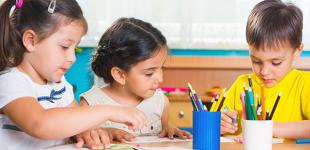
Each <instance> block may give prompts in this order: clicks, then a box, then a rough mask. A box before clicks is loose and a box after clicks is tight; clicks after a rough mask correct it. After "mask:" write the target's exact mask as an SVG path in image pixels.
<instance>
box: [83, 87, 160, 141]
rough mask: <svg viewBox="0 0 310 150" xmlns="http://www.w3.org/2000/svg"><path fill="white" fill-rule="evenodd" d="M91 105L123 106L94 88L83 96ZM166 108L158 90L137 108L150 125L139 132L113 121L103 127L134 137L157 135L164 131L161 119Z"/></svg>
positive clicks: (97, 88)
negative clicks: (119, 130)
mask: <svg viewBox="0 0 310 150" xmlns="http://www.w3.org/2000/svg"><path fill="white" fill-rule="evenodd" d="M81 97H83V98H84V99H85V100H86V101H87V103H88V104H89V105H113V106H121V104H119V103H117V102H115V101H114V100H113V99H112V98H111V97H110V96H108V95H107V94H106V93H104V92H103V91H102V90H101V89H100V88H99V87H97V86H93V87H92V88H91V89H90V90H88V91H87V92H85V93H83V94H81ZM164 106H165V97H164V95H163V93H162V92H161V91H160V90H156V92H155V93H154V95H153V96H151V97H150V98H147V99H144V100H143V101H141V103H140V104H138V105H137V106H136V108H137V109H139V110H140V111H142V112H144V113H145V115H146V117H147V119H148V125H147V126H145V127H144V128H142V129H141V130H138V131H132V130H129V129H128V127H127V126H126V125H124V124H121V123H116V122H112V121H106V122H105V123H103V124H102V125H101V126H102V127H108V128H118V129H122V130H124V131H126V132H128V133H131V134H133V135H137V136H139V135H157V134H158V133H160V131H161V130H162V124H161V117H162V113H163V109H164Z"/></svg>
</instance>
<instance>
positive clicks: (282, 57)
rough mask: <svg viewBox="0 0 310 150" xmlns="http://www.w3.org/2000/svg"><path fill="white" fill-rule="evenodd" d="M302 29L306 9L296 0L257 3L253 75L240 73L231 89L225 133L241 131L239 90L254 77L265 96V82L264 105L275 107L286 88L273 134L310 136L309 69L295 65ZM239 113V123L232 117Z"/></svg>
mask: <svg viewBox="0 0 310 150" xmlns="http://www.w3.org/2000/svg"><path fill="white" fill-rule="evenodd" d="M302 28H303V15H302V12H301V10H300V9H299V8H298V7H297V6H295V5H294V4H292V3H284V2H282V1H280V0H265V1H262V2H260V3H258V4H257V5H256V6H255V7H254V8H253V10H252V11H251V13H250V15H249V17H248V21H247V26H246V39H247V43H248V45H249V54H250V58H251V62H252V70H253V73H254V74H248V75H241V76H239V77H238V79H237V80H236V81H235V82H234V83H233V85H232V86H231V88H230V89H229V91H228V93H227V97H226V101H225V103H224V105H226V106H228V107H229V108H230V109H234V110H236V111H222V119H221V134H237V133H240V132H241V128H240V126H241V121H240V120H241V118H242V117H241V116H242V104H241V100H240V93H242V92H244V89H243V84H244V83H246V84H247V85H248V78H249V77H250V78H251V79H252V86H253V91H254V92H255V94H258V95H261V93H260V92H261V88H260V86H261V85H262V84H263V85H264V87H265V88H264V91H265V95H266V100H265V105H266V108H269V109H270V110H271V109H272V108H273V105H274V104H275V101H276V98H277V96H278V93H279V92H281V93H282V96H281V99H280V101H279V103H278V106H277V109H276V110H275V112H274V115H273V118H272V120H274V131H273V135H274V136H276V137H280V138H291V139H296V138H310V121H309V119H310V72H304V71H300V70H297V69H294V68H293V62H294V60H295V59H296V58H297V57H298V56H299V55H300V53H301V51H302V49H303V44H302ZM236 112H238V115H237V113H236ZM236 116H238V117H237V119H238V121H237V123H238V124H239V127H238V125H237V123H233V122H232V118H235V117H236Z"/></svg>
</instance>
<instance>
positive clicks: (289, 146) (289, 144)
mask: <svg viewBox="0 0 310 150" xmlns="http://www.w3.org/2000/svg"><path fill="white" fill-rule="evenodd" d="M117 143H118V142H117ZM132 145H134V146H137V144H132ZM138 145H139V147H142V148H143V147H156V148H157V149H158V148H159V147H171V148H172V147H181V148H186V149H192V141H187V142H160V143H159V142H154V143H140V144H138ZM75 149H76V148H75V146H74V144H68V145H62V146H56V147H51V148H49V150H75ZM220 149H221V150H242V149H243V145H242V144H241V143H234V142H221V146H220ZM272 149H273V150H309V149H310V144H309V143H308V144H296V143H295V142H294V141H285V142H284V143H280V144H273V145H272ZM80 150H87V148H81V149H80Z"/></svg>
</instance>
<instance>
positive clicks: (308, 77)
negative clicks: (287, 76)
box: [293, 69, 310, 82]
mask: <svg viewBox="0 0 310 150" xmlns="http://www.w3.org/2000/svg"><path fill="white" fill-rule="evenodd" d="M293 71H294V74H295V77H294V78H295V79H296V78H297V79H298V78H299V79H300V80H303V81H305V82H306V81H309V82H310V72H309V71H301V70H297V69H295V70H293Z"/></svg>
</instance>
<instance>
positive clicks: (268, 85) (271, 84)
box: [265, 82, 276, 88]
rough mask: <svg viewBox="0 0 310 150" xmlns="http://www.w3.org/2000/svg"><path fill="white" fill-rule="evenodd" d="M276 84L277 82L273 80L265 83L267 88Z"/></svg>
mask: <svg viewBox="0 0 310 150" xmlns="http://www.w3.org/2000/svg"><path fill="white" fill-rule="evenodd" d="M275 85H276V83H274V82H272V83H265V87H267V88H271V87H274V86H275Z"/></svg>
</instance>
